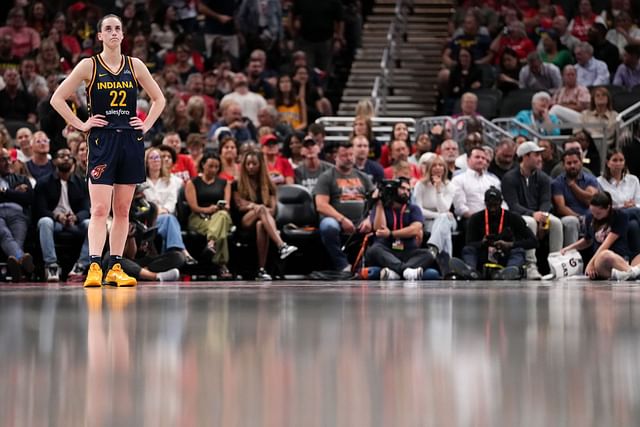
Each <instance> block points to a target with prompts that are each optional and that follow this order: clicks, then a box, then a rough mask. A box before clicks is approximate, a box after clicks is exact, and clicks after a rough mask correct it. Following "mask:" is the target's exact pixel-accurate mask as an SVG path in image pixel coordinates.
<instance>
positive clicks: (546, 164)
mask: <svg viewBox="0 0 640 427" xmlns="http://www.w3.org/2000/svg"><path fill="white" fill-rule="evenodd" d="M538 145H539V146H540V148H542V149H543V151H541V152H540V153H541V157H542V171H543V172H544V173H546V174H547V175H549V176H551V171H552V170H553V168H554V167H556V165H558V164H559V163H560V155H559V154H558V148H557V147H556V144H555V143H553V142H551V141H549V140H548V139H541V140H540V141H538Z"/></svg>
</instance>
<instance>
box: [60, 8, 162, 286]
mask: <svg viewBox="0 0 640 427" xmlns="http://www.w3.org/2000/svg"><path fill="white" fill-rule="evenodd" d="M97 35H98V40H100V41H102V46H103V48H102V52H101V53H99V54H97V55H95V56H93V57H91V58H86V59H83V60H82V61H80V63H79V64H78V65H77V66H76V67H75V68H74V69H73V71H72V72H71V74H70V75H69V77H67V78H66V79H65V80H64V81H63V82H62V84H61V85H60V86H59V87H58V89H57V90H56V91H55V93H54V94H53V96H52V97H51V105H52V106H53V108H55V109H56V111H57V112H58V113H60V115H61V116H62V117H64V119H65V120H66V121H67V123H69V124H71V125H72V126H73V127H75V128H76V129H78V130H80V131H82V132H89V137H88V139H87V143H88V147H89V164H88V166H87V179H88V180H89V196H90V198H91V220H90V222H89V231H88V233H89V254H90V256H91V263H90V265H89V271H88V273H87V278H86V280H85V282H84V286H85V287H93V286H101V285H102V283H103V275H102V268H101V266H102V259H101V256H102V251H103V249H104V243H105V240H106V233H107V227H106V222H107V216H108V215H109V210H110V209H111V208H112V209H113V224H112V227H111V234H110V236H109V247H110V253H111V257H110V259H109V271H108V272H107V275H106V276H105V277H104V283H105V284H109V285H115V286H135V285H136V280H135V279H134V278H132V277H129V276H128V275H127V274H126V273H125V272H124V271H123V270H122V266H121V263H120V261H121V259H122V252H123V251H124V245H125V241H126V239H127V232H128V229H129V207H130V206H131V200H132V198H133V193H134V190H135V187H136V184H138V183H141V182H144V181H145V169H144V133H145V132H147V131H148V130H149V128H151V127H152V126H153V124H154V123H155V121H156V120H157V119H158V117H159V116H160V113H161V112H162V109H163V108H164V105H165V99H164V96H163V95H162V92H161V91H160V88H159V87H158V85H157V83H156V82H155V80H153V78H152V76H151V73H149V70H148V69H147V67H146V66H145V65H144V64H143V63H142V61H140V60H139V59H137V58H131V57H128V56H124V55H122V53H121V51H120V45H121V43H122V39H123V34H122V20H121V19H120V18H119V17H118V16H116V15H106V16H105V17H104V18H102V19H101V20H100V21H99V22H98V34H97ZM83 81H84V82H85V84H86V87H87V97H88V104H89V113H90V114H89V119H87V121H85V122H82V121H81V120H80V119H78V117H77V116H76V115H74V114H73V112H72V111H71V109H70V108H69V106H68V105H67V103H66V102H65V100H66V99H67V98H69V96H71V94H72V93H74V91H75V90H76V89H77V87H78V86H79V85H80V84H81V83H82V82H83ZM139 86H140V87H142V89H144V90H145V92H146V93H147V94H148V95H149V97H150V98H151V109H150V110H149V114H148V115H147V118H146V119H145V120H144V121H142V120H140V119H139V118H138V117H136V102H137V98H138V87H139Z"/></svg>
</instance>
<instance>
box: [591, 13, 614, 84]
mask: <svg viewBox="0 0 640 427" xmlns="http://www.w3.org/2000/svg"><path fill="white" fill-rule="evenodd" d="M606 36H607V27H606V26H605V25H604V24H601V23H598V22H597V23H595V24H594V25H593V27H591V28H589V44H591V46H593V57H594V58H596V59H599V60H600V61H602V62H604V63H605V64H606V65H607V68H608V70H609V75H611V76H613V75H614V74H615V73H616V70H617V69H618V65H620V52H619V51H618V48H617V47H616V46H615V45H614V44H612V43H610V42H609V41H608V40H607V39H606Z"/></svg>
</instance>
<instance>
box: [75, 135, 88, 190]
mask: <svg viewBox="0 0 640 427" xmlns="http://www.w3.org/2000/svg"><path fill="white" fill-rule="evenodd" d="M71 155H72V156H73V159H74V169H73V174H74V175H76V176H77V177H78V178H80V179H83V180H86V179H87V162H88V157H89V147H88V145H87V140H86V139H85V138H83V139H82V141H80V142H79V143H78V145H77V146H76V148H75V150H71Z"/></svg>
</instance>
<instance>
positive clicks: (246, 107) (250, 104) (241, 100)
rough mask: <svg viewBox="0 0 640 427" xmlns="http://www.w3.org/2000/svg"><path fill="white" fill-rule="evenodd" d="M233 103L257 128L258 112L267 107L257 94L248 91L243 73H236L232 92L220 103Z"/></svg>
mask: <svg viewBox="0 0 640 427" xmlns="http://www.w3.org/2000/svg"><path fill="white" fill-rule="evenodd" d="M228 101H233V102H235V103H237V104H238V105H239V106H240V109H241V111H242V114H244V115H245V116H246V117H248V118H249V119H250V120H251V121H252V122H253V124H254V126H257V125H258V123H259V121H258V111H260V109H261V108H264V107H266V106H267V101H266V100H265V99H264V98H263V97H262V96H260V95H258V94H257V93H253V92H251V91H250V90H249V82H248V81H247V76H245V75H244V74H243V73H236V74H235V76H234V77H233V92H231V93H230V94H228V95H225V96H224V98H222V101H221V102H228Z"/></svg>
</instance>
